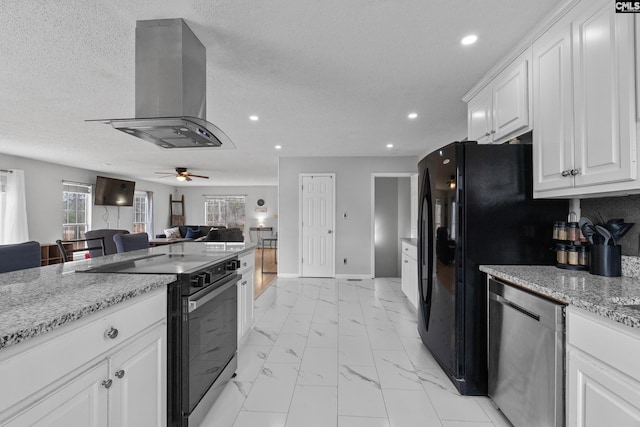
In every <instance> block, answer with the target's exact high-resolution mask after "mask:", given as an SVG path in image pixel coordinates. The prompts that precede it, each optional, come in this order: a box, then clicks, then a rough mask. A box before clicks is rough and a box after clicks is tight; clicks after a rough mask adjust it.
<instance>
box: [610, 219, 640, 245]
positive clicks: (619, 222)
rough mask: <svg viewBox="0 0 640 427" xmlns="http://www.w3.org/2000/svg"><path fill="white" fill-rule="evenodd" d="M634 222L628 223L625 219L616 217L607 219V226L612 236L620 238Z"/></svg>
mask: <svg viewBox="0 0 640 427" xmlns="http://www.w3.org/2000/svg"><path fill="white" fill-rule="evenodd" d="M633 224H634V223H632V222H630V223H626V222H624V220H623V219H614V220H611V219H610V220H609V221H607V224H606V228H607V230H609V231H610V232H611V236H612V237H613V238H614V239H616V240H620V239H621V238H622V237H623V236H624V235H625V234H627V232H628V231H629V230H630V229H631V227H633Z"/></svg>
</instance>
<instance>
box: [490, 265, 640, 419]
mask: <svg viewBox="0 0 640 427" xmlns="http://www.w3.org/2000/svg"><path fill="white" fill-rule="evenodd" d="M625 258H626V259H625ZM636 263H637V259H635V258H631V257H624V258H623V274H625V266H626V267H627V268H626V270H627V271H626V274H627V275H629V276H630V275H636V273H635V272H636V271H637V268H635V267H636V266H635V264H636ZM480 270H481V271H483V272H485V273H487V274H488V275H489V276H491V277H493V278H495V279H498V280H500V281H503V282H506V283H508V284H511V285H515V286H516V287H520V288H522V289H525V290H527V291H529V292H533V293H535V294H539V295H543V296H546V297H548V298H551V299H554V300H557V301H560V302H562V303H565V304H567V308H566V335H565V337H564V343H565V344H566V345H565V348H566V351H565V352H564V359H565V364H566V377H565V393H566V395H565V401H566V406H565V413H566V425H568V426H597V425H640V358H638V354H640V280H639V279H638V278H635V277H602V276H595V275H591V274H589V273H588V272H583V271H569V270H562V269H559V268H556V267H553V266H518V265H512V266H507V265H490V266H481V267H480ZM530 339H531V340H536V339H537V337H530ZM549 363H551V362H549Z"/></svg>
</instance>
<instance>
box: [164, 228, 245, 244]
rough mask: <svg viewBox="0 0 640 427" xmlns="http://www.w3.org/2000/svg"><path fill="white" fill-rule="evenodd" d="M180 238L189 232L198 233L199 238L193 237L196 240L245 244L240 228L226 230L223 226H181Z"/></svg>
mask: <svg viewBox="0 0 640 427" xmlns="http://www.w3.org/2000/svg"><path fill="white" fill-rule="evenodd" d="M178 229H179V230H180V236H181V237H183V238H185V237H187V234H188V231H189V230H191V233H193V232H196V234H197V237H192V238H193V239H194V240H198V241H204V242H244V235H243V234H242V230H241V229H239V228H226V227H222V226H216V227H213V226H211V225H180V226H178ZM165 237H166V235H165V234H164V233H163V234H157V235H156V238H158V239H162V238H165Z"/></svg>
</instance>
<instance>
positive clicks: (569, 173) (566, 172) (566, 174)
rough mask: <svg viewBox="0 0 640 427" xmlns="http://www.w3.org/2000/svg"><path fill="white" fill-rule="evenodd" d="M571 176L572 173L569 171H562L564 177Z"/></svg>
mask: <svg viewBox="0 0 640 427" xmlns="http://www.w3.org/2000/svg"><path fill="white" fill-rule="evenodd" d="M569 175H571V172H569V171H568V170H565V171H562V176H565V177H566V176H569Z"/></svg>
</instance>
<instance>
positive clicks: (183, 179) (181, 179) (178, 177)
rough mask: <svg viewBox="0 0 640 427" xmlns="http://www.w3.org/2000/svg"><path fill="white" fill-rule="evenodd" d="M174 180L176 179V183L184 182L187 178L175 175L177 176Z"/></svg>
mask: <svg viewBox="0 0 640 427" xmlns="http://www.w3.org/2000/svg"><path fill="white" fill-rule="evenodd" d="M176 179H177V180H178V181H186V180H187V177H186V176H183V175H177V176H176Z"/></svg>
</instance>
